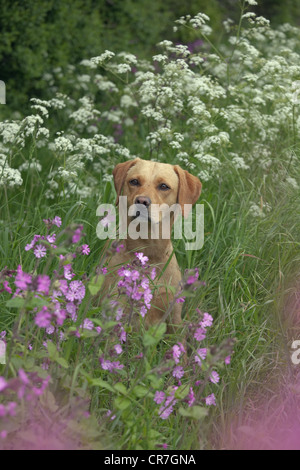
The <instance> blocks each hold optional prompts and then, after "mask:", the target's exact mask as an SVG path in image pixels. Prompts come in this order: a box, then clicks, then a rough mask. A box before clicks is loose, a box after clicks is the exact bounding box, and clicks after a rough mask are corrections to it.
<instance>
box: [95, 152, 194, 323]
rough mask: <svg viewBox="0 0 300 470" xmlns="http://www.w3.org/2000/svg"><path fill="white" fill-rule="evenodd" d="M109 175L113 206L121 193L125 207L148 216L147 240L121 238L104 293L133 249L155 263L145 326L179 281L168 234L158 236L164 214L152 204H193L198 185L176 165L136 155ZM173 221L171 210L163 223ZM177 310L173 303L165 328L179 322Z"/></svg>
mask: <svg viewBox="0 0 300 470" xmlns="http://www.w3.org/2000/svg"><path fill="white" fill-rule="evenodd" d="M113 176H114V184H115V188H116V192H117V201H116V205H118V204H119V198H120V196H121V195H123V196H126V197H127V207H128V208H129V207H130V206H133V207H134V206H135V205H137V207H140V208H141V207H142V208H144V209H145V211H146V213H147V216H148V224H149V237H148V238H147V239H132V238H127V239H125V240H124V243H123V244H124V245H125V249H124V250H123V251H122V252H119V253H116V254H115V255H114V256H113V257H112V258H111V260H110V262H109V266H108V269H109V273H108V274H107V276H106V280H105V285H104V292H107V291H108V290H109V288H110V286H111V285H113V284H115V282H116V278H115V274H114V270H116V267H120V265H124V264H128V263H130V262H132V261H133V259H134V258H135V253H136V252H141V253H143V254H144V255H145V256H147V257H148V258H149V264H151V265H155V266H156V270H157V276H156V279H155V281H154V283H156V285H157V289H155V293H154V297H153V299H152V302H151V308H150V310H149V311H148V312H147V314H146V317H145V321H146V325H147V326H149V325H153V324H155V323H158V322H159V321H160V320H161V319H162V317H163V316H164V313H165V312H166V309H167V307H168V304H169V303H170V301H172V300H173V298H174V289H168V286H172V287H173V288H175V289H178V286H179V283H180V280H181V272H180V269H179V266H178V263H177V260H176V256H175V254H173V255H172V252H173V246H172V242H171V240H170V237H168V238H165V237H164V236H162V230H161V225H162V221H163V219H164V213H163V211H160V212H157V210H154V208H156V207H157V206H156V205H164V206H165V207H166V206H167V207H170V206H172V205H173V204H176V203H177V204H178V205H180V207H181V208H182V211H183V208H184V204H194V203H196V201H197V200H198V198H199V196H200V193H201V187H202V185H201V182H200V181H199V179H198V178H196V177H195V176H193V175H191V174H190V173H188V172H187V171H186V170H183V169H182V168H180V167H179V166H178V165H170V164H167V163H158V162H152V161H149V160H142V159H140V158H136V159H135V160H131V161H127V162H124V163H119V164H118V165H117V166H116V167H115V169H114V171H113ZM164 206H162V207H164ZM145 211H144V212H145ZM137 214H139V212H137ZM132 219H134V216H133V217H128V220H127V225H128V223H129V221H130V220H132ZM173 222H174V216H173V213H172V214H171V217H170V219H168V222H167V223H169V225H170V226H172V224H173ZM150 226H151V227H152V228H153V226H154V227H156V234H155V236H153V231H152V229H150ZM171 255H172V257H171V259H170V256H171ZM168 261H169V263H168V265H167V267H166V269H165V270H164V272H163V274H162V275H161V272H162V270H163V268H164V267H165V265H166V263H167V262H168ZM160 275H161V276H160ZM158 278H159V279H158ZM181 310H182V306H181V304H177V303H175V305H174V308H173V311H172V313H171V314H170V317H169V318H168V319H167V323H168V325H169V330H170V325H176V324H179V323H180V321H181Z"/></svg>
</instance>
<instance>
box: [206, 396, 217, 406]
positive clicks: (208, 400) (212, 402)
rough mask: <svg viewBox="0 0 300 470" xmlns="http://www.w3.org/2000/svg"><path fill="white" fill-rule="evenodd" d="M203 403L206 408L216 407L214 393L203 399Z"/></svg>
mask: <svg viewBox="0 0 300 470" xmlns="http://www.w3.org/2000/svg"><path fill="white" fill-rule="evenodd" d="M205 403H206V404H207V405H208V406H216V397H215V395H214V393H212V394H211V395H209V396H208V397H206V398H205Z"/></svg>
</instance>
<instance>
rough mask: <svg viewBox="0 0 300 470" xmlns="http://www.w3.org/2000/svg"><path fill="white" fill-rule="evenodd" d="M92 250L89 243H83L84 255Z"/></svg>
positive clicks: (82, 250)
mask: <svg viewBox="0 0 300 470" xmlns="http://www.w3.org/2000/svg"><path fill="white" fill-rule="evenodd" d="M90 251H91V250H90V247H89V245H82V247H81V253H82V254H83V255H88V254H89V253H90Z"/></svg>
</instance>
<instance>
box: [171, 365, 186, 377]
mask: <svg viewBox="0 0 300 470" xmlns="http://www.w3.org/2000/svg"><path fill="white" fill-rule="evenodd" d="M172 375H173V377H175V379H181V378H182V377H183V376H184V370H183V367H181V366H176V367H175V369H174V370H173V372H172Z"/></svg>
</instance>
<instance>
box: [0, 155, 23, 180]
mask: <svg viewBox="0 0 300 470" xmlns="http://www.w3.org/2000/svg"><path fill="white" fill-rule="evenodd" d="M22 183H23V180H22V176H21V173H20V171H19V170H17V169H14V168H10V166H9V164H8V157H7V155H3V154H0V187H1V186H5V187H8V188H13V187H15V186H21V185H22Z"/></svg>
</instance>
